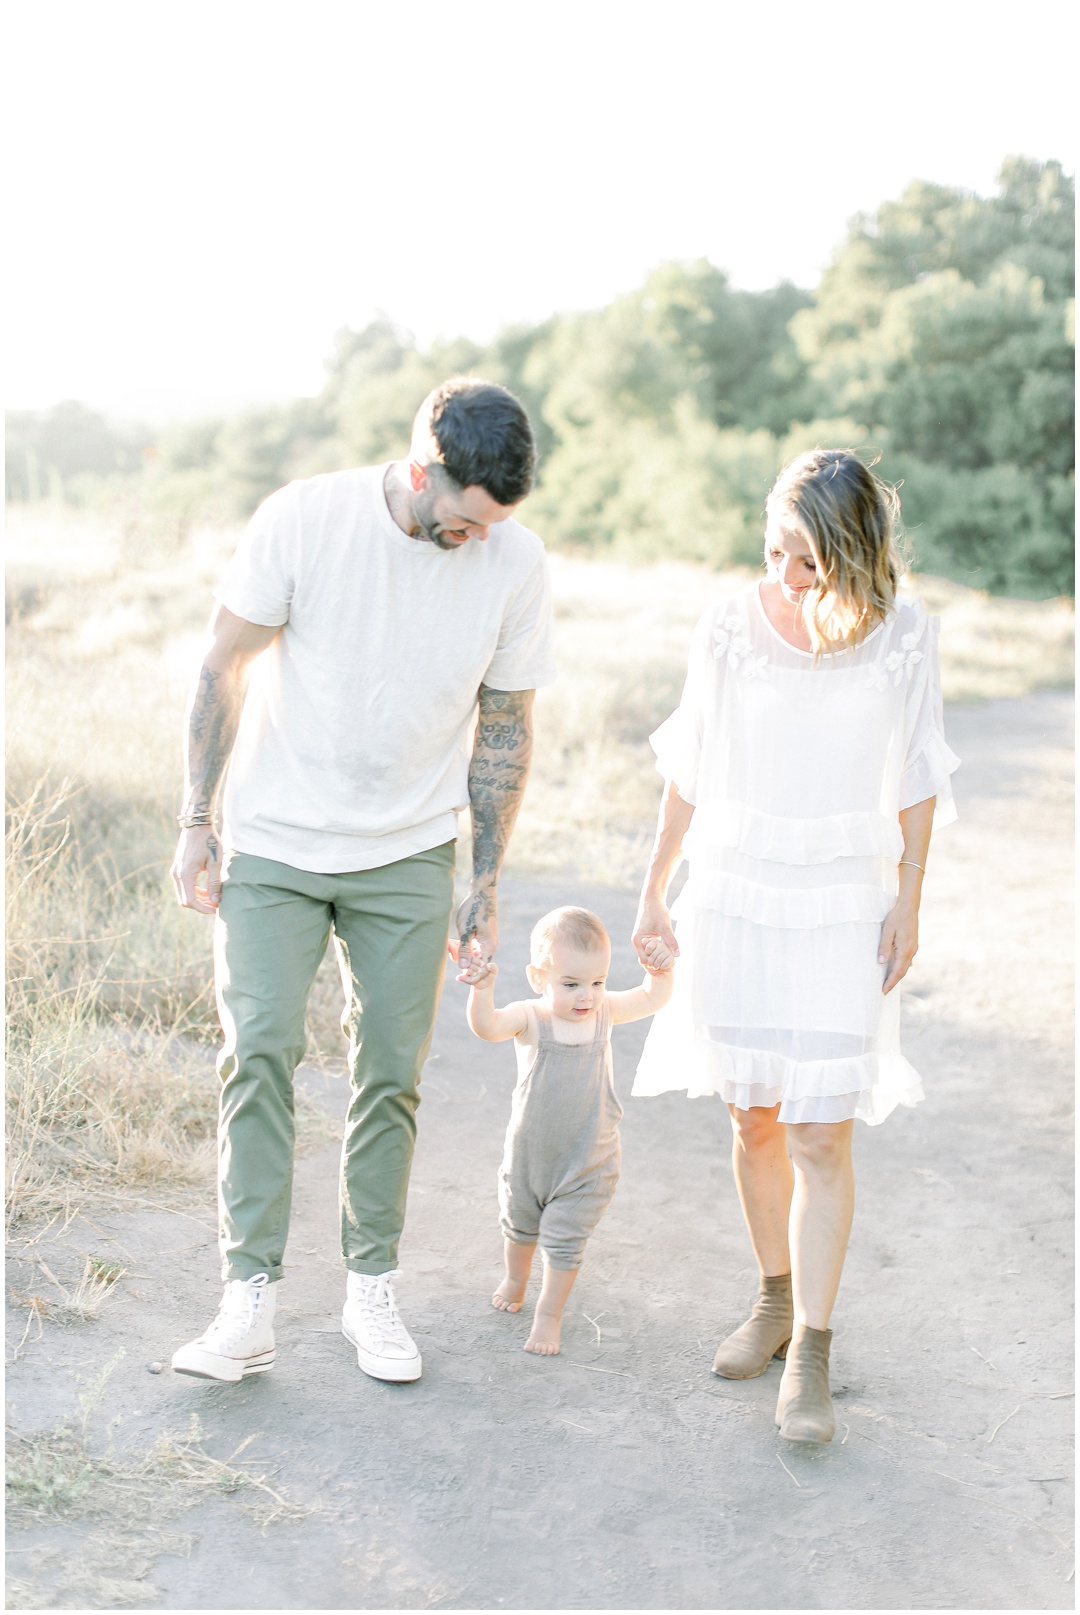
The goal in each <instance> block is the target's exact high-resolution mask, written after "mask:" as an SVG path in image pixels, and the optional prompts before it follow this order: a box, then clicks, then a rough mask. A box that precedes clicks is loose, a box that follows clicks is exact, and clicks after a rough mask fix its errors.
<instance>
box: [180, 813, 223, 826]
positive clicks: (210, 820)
mask: <svg viewBox="0 0 1080 1615" xmlns="http://www.w3.org/2000/svg"><path fill="white" fill-rule="evenodd" d="M176 822H177V824H178V825H179V826H180V828H181V830H203V829H206V830H216V829H217V825H216V823H215V821H214V815H213V814H212V813H178V814H177V815H176Z"/></svg>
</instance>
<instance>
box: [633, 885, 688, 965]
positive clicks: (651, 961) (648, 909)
mask: <svg viewBox="0 0 1080 1615" xmlns="http://www.w3.org/2000/svg"><path fill="white" fill-rule="evenodd" d="M630 940H631V942H632V943H633V946H634V950H635V952H636V953H637V956H638V963H639V964H640V965H641V966H642V968H643V969H644V970H647V971H648V972H649V974H650V976H661V975H664V974H665V973H666V972H667V971H668V970H670V969H671V968H672V966H673V965H674V963H675V960H676V959H677V958H678V957H679V944H678V943H677V942H676V940H675V932H674V931H673V930H672V929H671V915H670V914H669V913H668V907H667V904H666V903H663V902H661V901H660V899H659V898H658V897H652V898H643V899H642V902H641V907H640V908H639V910H638V917H637V923H636V924H635V926H634V934H633V936H632V937H631V939H630Z"/></svg>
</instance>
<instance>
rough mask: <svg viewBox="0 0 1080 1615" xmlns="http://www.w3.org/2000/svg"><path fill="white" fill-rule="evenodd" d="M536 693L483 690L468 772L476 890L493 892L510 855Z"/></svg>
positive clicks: (528, 754)
mask: <svg viewBox="0 0 1080 1615" xmlns="http://www.w3.org/2000/svg"><path fill="white" fill-rule="evenodd" d="M533 693H534V692H533V691H532V690H491V689H489V688H488V687H487V685H486V684H482V685H481V686H480V717H479V722H478V723H477V727H476V740H475V743H474V745H473V754H472V762H471V764H470V767H469V805H470V807H471V809H472V828H473V885H474V886H481V885H488V884H490V885H491V886H492V887H494V885H495V882H496V881H497V880H498V877H499V870H500V868H501V866H502V861H503V858H504V857H505V856H506V848H507V845H508V843H509V840H510V832H511V831H512V830H513V828H514V820H515V819H516V818H517V816H518V809H519V808H520V806H521V799H522V796H523V795H524V792H525V781H526V780H527V779H528V777H529V763H530V762H531V760H532V738H533V737H532V704H533Z"/></svg>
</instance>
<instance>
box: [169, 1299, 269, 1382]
mask: <svg viewBox="0 0 1080 1615" xmlns="http://www.w3.org/2000/svg"><path fill="white" fill-rule="evenodd" d="M276 1290H277V1286H276V1285H275V1284H271V1283H270V1276H269V1274H267V1273H256V1274H255V1277H254V1278H250V1279H231V1280H230V1281H229V1283H228V1284H226V1286H225V1294H224V1295H223V1296H222V1298H221V1306H220V1307H219V1308H218V1315H217V1317H216V1318H215V1319H214V1321H213V1323H212V1324H211V1325H210V1327H209V1329H208V1330H207V1331H206V1333H205V1334H203V1335H200V1336H199V1338H198V1340H193V1341H191V1342H190V1343H189V1344H188V1345H186V1346H181V1347H180V1350H179V1351H178V1352H176V1353H174V1355H173V1360H172V1365H173V1368H174V1369H175V1370H176V1372H177V1373H178V1374H192V1375H194V1377H195V1378H196V1379H223V1380H239V1379H243V1377H244V1375H245V1374H265V1373H266V1371H267V1369H268V1368H273V1366H274V1308H275V1307H276V1305H277V1295H276V1293H275V1292H276Z"/></svg>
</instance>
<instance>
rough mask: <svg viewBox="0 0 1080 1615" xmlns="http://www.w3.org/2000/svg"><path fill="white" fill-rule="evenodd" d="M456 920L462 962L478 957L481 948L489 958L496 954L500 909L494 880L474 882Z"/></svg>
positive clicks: (460, 961)
mask: <svg viewBox="0 0 1080 1615" xmlns="http://www.w3.org/2000/svg"><path fill="white" fill-rule="evenodd" d="M456 924H457V931H458V936H459V937H460V939H461V940H460V941H459V943H458V951H457V953H455V954H454V957H455V958H456V959H457V961H458V962H459V963H462V961H468V960H469V959H470V958H472V957H475V956H476V954H477V951H479V953H480V955H481V956H482V957H483V958H484V959H485V960H490V959H491V958H492V957H493V956H494V953H495V950H496V948H497V947H498V946H499V911H498V901H497V898H496V889H495V886H494V884H493V883H490V882H485V884H484V885H482V886H470V888H469V890H468V891H467V892H466V893H465V898H464V901H463V902H462V903H461V905H460V907H459V908H458V911H457V921H456ZM459 979H460V978H459Z"/></svg>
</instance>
